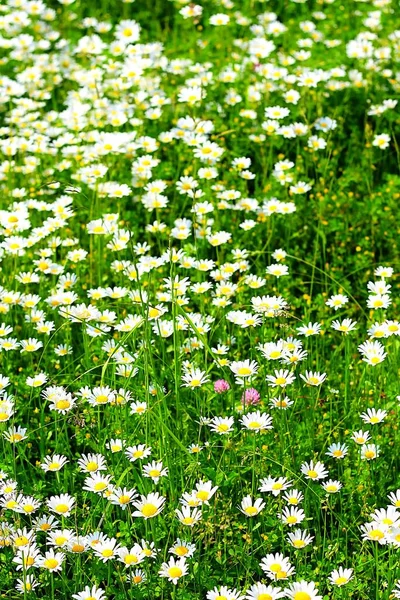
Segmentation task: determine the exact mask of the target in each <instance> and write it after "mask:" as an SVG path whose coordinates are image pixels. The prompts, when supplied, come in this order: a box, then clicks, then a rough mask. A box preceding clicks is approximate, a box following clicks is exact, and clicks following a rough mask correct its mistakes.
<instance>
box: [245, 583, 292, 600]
mask: <svg viewBox="0 0 400 600" xmlns="http://www.w3.org/2000/svg"><path fill="white" fill-rule="evenodd" d="M284 597H285V593H284V592H283V591H282V588H280V587H272V585H265V584H264V583H254V584H253V585H252V586H251V587H250V588H249V589H248V590H247V592H246V600H279V598H284Z"/></svg>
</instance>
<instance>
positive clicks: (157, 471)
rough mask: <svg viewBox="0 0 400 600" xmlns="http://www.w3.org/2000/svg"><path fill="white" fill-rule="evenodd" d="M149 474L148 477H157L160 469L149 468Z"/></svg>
mask: <svg viewBox="0 0 400 600" xmlns="http://www.w3.org/2000/svg"><path fill="white" fill-rule="evenodd" d="M149 475H150V477H159V476H160V470H159V469H151V471H149Z"/></svg>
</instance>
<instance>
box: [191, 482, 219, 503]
mask: <svg viewBox="0 0 400 600" xmlns="http://www.w3.org/2000/svg"><path fill="white" fill-rule="evenodd" d="M217 489H218V486H217V485H216V486H214V487H213V484H212V482H211V481H201V482H200V483H196V489H195V490H194V491H193V495H194V496H195V497H196V498H197V499H198V500H200V503H201V504H209V500H210V499H211V498H212V497H213V496H214V494H215V492H216V491H217Z"/></svg>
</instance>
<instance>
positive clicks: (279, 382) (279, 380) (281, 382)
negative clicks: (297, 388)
mask: <svg viewBox="0 0 400 600" xmlns="http://www.w3.org/2000/svg"><path fill="white" fill-rule="evenodd" d="M275 383H276V385H285V383H286V377H277V378H276V379H275Z"/></svg>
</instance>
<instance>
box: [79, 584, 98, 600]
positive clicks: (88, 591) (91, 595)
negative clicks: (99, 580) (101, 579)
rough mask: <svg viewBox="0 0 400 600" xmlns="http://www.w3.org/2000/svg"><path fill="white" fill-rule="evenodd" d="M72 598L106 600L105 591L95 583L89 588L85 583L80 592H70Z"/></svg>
mask: <svg viewBox="0 0 400 600" xmlns="http://www.w3.org/2000/svg"><path fill="white" fill-rule="evenodd" d="M72 598H74V600H106V596H105V592H104V590H102V589H101V588H98V587H97V586H96V585H94V586H92V587H91V588H90V587H89V586H88V585H87V586H86V587H85V589H84V590H83V591H82V592H78V593H77V594H72Z"/></svg>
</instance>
